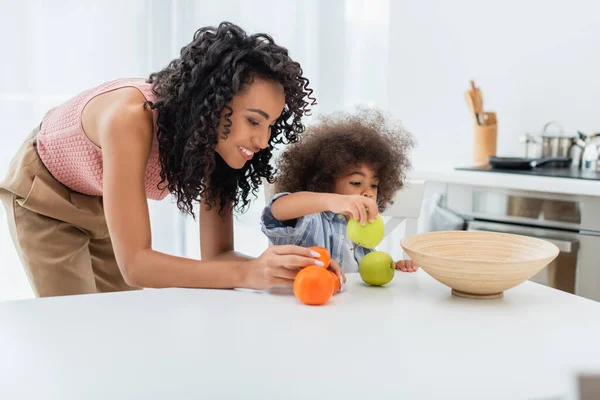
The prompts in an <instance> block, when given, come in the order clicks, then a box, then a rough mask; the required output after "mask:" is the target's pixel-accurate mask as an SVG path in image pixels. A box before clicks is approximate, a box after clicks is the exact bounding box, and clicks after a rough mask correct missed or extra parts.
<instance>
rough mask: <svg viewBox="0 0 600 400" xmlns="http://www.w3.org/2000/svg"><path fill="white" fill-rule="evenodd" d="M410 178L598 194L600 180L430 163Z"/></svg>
mask: <svg viewBox="0 0 600 400" xmlns="http://www.w3.org/2000/svg"><path fill="white" fill-rule="evenodd" d="M408 178H409V179H412V180H424V181H426V182H442V183H458V184H468V185H477V186H485V187H493V188H503V189H518V190H531V191H538V192H547V193H561V194H574V195H582V196H600V181H592V180H584V179H570V178H553V177H545V176H530V175H519V174H507V173H498V172H481V171H456V170H455V169H454V167H451V166H430V167H427V168H419V169H416V170H415V171H413V172H412V173H409V175H408Z"/></svg>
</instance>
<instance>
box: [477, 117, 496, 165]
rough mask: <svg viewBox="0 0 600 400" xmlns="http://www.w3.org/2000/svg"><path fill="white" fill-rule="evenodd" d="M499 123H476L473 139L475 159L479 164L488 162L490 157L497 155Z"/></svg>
mask: <svg viewBox="0 0 600 400" xmlns="http://www.w3.org/2000/svg"><path fill="white" fill-rule="evenodd" d="M497 137H498V125H497V124H493V125H475V136H474V140H473V145H474V147H473V161H474V162H475V163H477V164H487V163H488V157H493V156H495V155H496V146H497Z"/></svg>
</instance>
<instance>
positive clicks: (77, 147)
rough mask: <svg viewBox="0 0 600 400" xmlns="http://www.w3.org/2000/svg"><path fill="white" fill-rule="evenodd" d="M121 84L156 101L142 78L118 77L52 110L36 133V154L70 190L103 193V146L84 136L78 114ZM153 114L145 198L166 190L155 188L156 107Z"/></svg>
mask: <svg viewBox="0 0 600 400" xmlns="http://www.w3.org/2000/svg"><path fill="white" fill-rule="evenodd" d="M123 87H136V88H137V89H138V90H140V92H142V94H143V95H144V97H145V98H146V100H149V101H152V102H154V101H156V95H155V94H154V92H152V88H151V85H150V84H149V83H146V82H145V79H141V78H132V79H129V78H127V79H118V80H114V81H111V82H106V83H104V84H102V85H100V86H97V87H95V88H92V89H89V90H86V91H84V92H82V93H80V94H79V95H77V96H75V97H74V98H72V99H70V100H68V101H66V102H65V103H63V104H61V105H59V106H57V107H55V108H53V109H51V110H50V111H48V113H46V115H45V116H44V119H43V120H42V126H41V128H40V132H39V133H38V136H37V149H38V154H39V155H40V158H41V160H42V162H43V163H44V165H45V166H46V168H48V170H49V171H50V173H51V174H52V175H53V176H54V177H55V178H56V179H57V180H58V181H59V182H61V183H62V184H63V185H65V186H66V187H68V188H69V189H71V190H73V191H76V192H79V193H83V194H87V195H90V196H102V171H103V168H102V149H101V148H100V147H98V146H96V145H95V144H94V143H93V142H92V141H91V140H89V139H88V137H87V136H86V134H85V132H84V131H83V125H82V123H81V114H82V112H83V109H84V107H85V105H86V104H87V103H88V102H89V101H90V100H91V99H93V98H94V97H96V96H98V95H100V94H102V93H106V92H109V91H111V90H115V89H120V88H123ZM153 113H154V140H153V141H152V150H151V152H150V157H149V158H148V164H147V166H146V197H147V198H149V199H152V200H161V199H163V198H165V197H166V196H167V195H168V194H169V192H168V190H166V189H165V190H160V189H159V188H158V183H159V182H160V163H159V160H158V141H157V139H156V133H157V132H158V127H157V126H156V116H157V112H156V110H154V111H153ZM161 187H164V185H161Z"/></svg>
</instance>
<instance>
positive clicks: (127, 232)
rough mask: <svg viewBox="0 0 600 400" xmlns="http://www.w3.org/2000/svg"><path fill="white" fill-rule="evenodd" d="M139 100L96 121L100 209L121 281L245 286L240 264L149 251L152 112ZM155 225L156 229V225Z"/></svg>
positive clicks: (188, 285) (167, 285)
mask: <svg viewBox="0 0 600 400" xmlns="http://www.w3.org/2000/svg"><path fill="white" fill-rule="evenodd" d="M148 113H149V112H148V111H146V110H144V109H143V108H142V107H141V106H140V104H133V105H125V106H123V105H121V107H120V109H118V110H112V111H111V110H109V111H108V112H107V113H106V114H105V116H106V118H105V120H104V121H103V122H101V123H100V124H99V125H98V129H99V132H98V133H99V135H98V136H99V139H100V143H101V147H102V153H103V162H104V210H105V215H106V221H107V224H108V228H109V231H110V235H111V239H112V243H113V248H114V252H115V256H116V259H117V263H118V264H119V268H120V269H121V273H122V274H123V277H124V278H125V281H126V282H127V283H128V284H130V285H132V286H139V287H173V286H177V287H210V288H231V287H239V286H243V285H244V273H243V272H244V271H243V264H242V262H227V263H220V262H200V261H197V260H192V259H186V258H181V257H176V256H171V255H167V254H163V253H160V252H157V251H154V250H153V249H152V247H151V244H152V237H151V232H150V218H149V212H148V203H147V200H146V189H145V171H146V163H147V160H148V155H149V154H150V148H151V145H152V135H153V126H152V118H151V117H152V115H151V114H149V115H148ZM157 229H160V227H157Z"/></svg>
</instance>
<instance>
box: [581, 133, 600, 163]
mask: <svg viewBox="0 0 600 400" xmlns="http://www.w3.org/2000/svg"><path fill="white" fill-rule="evenodd" d="M581 170H582V171H600V137H598V136H596V137H594V138H593V139H591V140H589V141H588V142H587V143H586V145H585V149H584V150H583V154H582V155H581Z"/></svg>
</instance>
